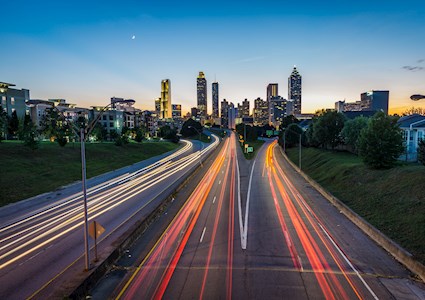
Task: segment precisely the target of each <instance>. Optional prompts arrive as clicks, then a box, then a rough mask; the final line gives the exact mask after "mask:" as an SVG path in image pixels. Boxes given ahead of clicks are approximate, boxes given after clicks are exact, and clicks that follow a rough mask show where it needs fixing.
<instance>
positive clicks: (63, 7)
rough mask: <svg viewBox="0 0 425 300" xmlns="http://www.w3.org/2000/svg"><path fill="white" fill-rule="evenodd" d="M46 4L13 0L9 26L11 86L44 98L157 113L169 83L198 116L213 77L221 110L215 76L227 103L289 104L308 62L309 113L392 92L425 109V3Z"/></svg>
mask: <svg viewBox="0 0 425 300" xmlns="http://www.w3.org/2000/svg"><path fill="white" fill-rule="evenodd" d="M41 2H42V3H39V2H36V1H19V0H17V1H9V2H7V3H4V4H2V15H3V17H2V18H0V35H1V37H2V41H3V42H2V47H0V54H1V56H2V58H3V59H2V67H1V68H0V75H1V76H0V77H1V78H0V81H5V82H12V83H15V84H16V85H17V87H18V88H28V89H30V90H31V97H32V98H41V99H47V98H65V99H67V100H68V102H70V103H76V104H78V105H80V106H91V105H104V104H107V103H108V101H109V98H110V97H112V96H117V97H124V98H133V99H135V100H136V106H137V107H139V108H147V109H152V108H153V103H154V102H153V99H154V98H155V97H158V96H159V93H160V82H161V80H162V79H165V78H169V79H170V80H171V88H172V102H173V103H179V104H182V105H183V110H184V111H188V110H189V109H190V107H193V106H196V76H197V74H198V72H199V71H203V72H204V73H205V74H206V77H207V81H208V101H209V103H208V106H209V107H208V109H209V111H210V110H211V83H212V82H213V81H214V79H215V78H216V79H217V81H219V83H220V100H221V99H223V98H226V99H227V100H229V101H232V102H240V101H242V100H243V99H245V98H248V99H249V100H251V101H253V99H255V98H256V97H262V98H264V97H265V93H266V86H267V84H268V83H271V82H273V83H274V82H277V83H279V93H280V94H281V95H282V96H284V97H287V77H288V76H289V74H290V72H291V70H292V68H293V66H294V65H297V68H298V69H299V71H300V73H301V75H302V76H303V112H314V111H315V110H316V109H320V108H326V107H328V108H329V107H333V105H334V102H335V101H337V100H343V99H347V101H355V100H358V99H359V95H360V93H361V92H364V91H367V90H370V89H377V90H379V89H388V90H390V107H391V108H393V110H395V109H397V108H400V107H406V108H407V107H408V106H412V105H415V106H419V105H420V104H422V106H425V103H414V102H412V101H411V100H409V96H410V95H411V94H415V93H423V94H425V61H423V59H425V21H424V15H425V2H424V1H392V0H390V1H303V2H299V1H249V0H248V1H221V0H218V1H203V2H202V1H114V2H109V1H90V3H85V1H79V0H78V1H41ZM229 2H230V3H229ZM133 35H134V36H135V39H132V36H133ZM406 66H409V67H410V68H403V67H406Z"/></svg>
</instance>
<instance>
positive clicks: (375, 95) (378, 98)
mask: <svg viewBox="0 0 425 300" xmlns="http://www.w3.org/2000/svg"><path fill="white" fill-rule="evenodd" d="M389 95H390V92H389V91H369V92H365V93H362V94H361V95H360V101H361V103H362V110H368V111H383V112H384V113H386V114H388V101H389Z"/></svg>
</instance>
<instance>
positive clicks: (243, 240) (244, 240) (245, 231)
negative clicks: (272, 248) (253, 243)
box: [241, 159, 257, 249]
mask: <svg viewBox="0 0 425 300" xmlns="http://www.w3.org/2000/svg"><path fill="white" fill-rule="evenodd" d="M256 162H257V159H255V160H254V163H253V164H252V168H251V175H250V176H249V183H248V194H247V197H246V207H245V224H244V228H243V236H242V238H241V243H242V249H246V244H247V243H248V217H249V200H250V199H251V185H252V175H253V174H254V168H255V163H256Z"/></svg>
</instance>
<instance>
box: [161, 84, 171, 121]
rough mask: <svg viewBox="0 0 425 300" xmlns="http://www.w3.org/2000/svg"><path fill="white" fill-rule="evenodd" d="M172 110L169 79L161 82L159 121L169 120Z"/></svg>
mask: <svg viewBox="0 0 425 300" xmlns="http://www.w3.org/2000/svg"><path fill="white" fill-rule="evenodd" d="M172 117H173V110H172V107H171V82H170V79H164V80H162V81H161V111H160V117H159V118H160V119H171V118H172Z"/></svg>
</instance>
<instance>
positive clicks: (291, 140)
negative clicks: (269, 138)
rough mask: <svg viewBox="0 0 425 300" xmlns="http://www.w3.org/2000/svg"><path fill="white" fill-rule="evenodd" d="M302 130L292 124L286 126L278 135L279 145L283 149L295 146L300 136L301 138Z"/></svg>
mask: <svg viewBox="0 0 425 300" xmlns="http://www.w3.org/2000/svg"><path fill="white" fill-rule="evenodd" d="M302 134H303V130H302V129H301V127H300V126H298V125H297V124H295V123H293V124H290V125H288V126H287V127H286V128H285V130H282V131H281V132H280V134H279V145H281V146H282V147H283V145H284V144H285V147H287V148H291V147H294V146H295V145H297V144H298V143H299V141H300V135H301V136H302Z"/></svg>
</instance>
